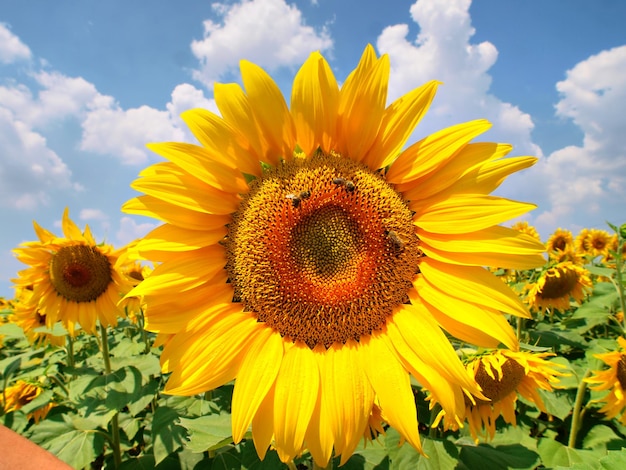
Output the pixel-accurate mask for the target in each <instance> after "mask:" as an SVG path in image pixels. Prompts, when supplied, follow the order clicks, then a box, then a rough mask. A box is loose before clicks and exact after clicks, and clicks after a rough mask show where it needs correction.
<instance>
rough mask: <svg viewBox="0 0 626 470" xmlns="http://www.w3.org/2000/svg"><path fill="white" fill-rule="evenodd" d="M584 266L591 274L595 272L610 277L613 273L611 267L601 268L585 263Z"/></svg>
mask: <svg viewBox="0 0 626 470" xmlns="http://www.w3.org/2000/svg"><path fill="white" fill-rule="evenodd" d="M585 268H586V269H587V271H589V272H590V273H591V274H595V275H596V276H604V277H611V276H612V275H613V273H614V272H615V271H614V270H613V269H610V268H603V267H601V266H593V265H587V266H585Z"/></svg>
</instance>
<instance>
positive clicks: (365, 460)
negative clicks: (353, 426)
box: [337, 436, 389, 470]
mask: <svg viewBox="0 0 626 470" xmlns="http://www.w3.org/2000/svg"><path fill="white" fill-rule="evenodd" d="M382 437H384V436H381V437H380V438H379V439H381V438H382ZM338 465H339V460H337V466H338ZM341 469H342V470H374V469H376V470H387V469H389V459H388V458H387V451H386V449H385V446H384V444H383V443H381V442H379V440H375V441H373V442H371V443H368V444H367V445H366V446H365V447H364V446H362V445H359V447H357V449H356V450H355V451H354V454H353V455H352V457H350V458H349V459H348V461H347V462H346V463H345V465H344V466H343V467H341Z"/></svg>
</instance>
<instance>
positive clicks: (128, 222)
mask: <svg viewBox="0 0 626 470" xmlns="http://www.w3.org/2000/svg"><path fill="white" fill-rule="evenodd" d="M159 224H160V223H152V222H136V219H134V218H132V217H128V216H124V217H122V218H121V219H120V229H119V230H118V231H117V233H116V237H117V241H118V242H119V246H124V245H127V244H129V243H130V242H132V241H134V240H137V239H138V238H141V237H143V236H144V235H146V234H147V233H148V232H149V231H150V230H152V229H154V228H156V227H157V226H158V225H159Z"/></svg>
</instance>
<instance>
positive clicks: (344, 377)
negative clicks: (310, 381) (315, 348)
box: [320, 340, 374, 461]
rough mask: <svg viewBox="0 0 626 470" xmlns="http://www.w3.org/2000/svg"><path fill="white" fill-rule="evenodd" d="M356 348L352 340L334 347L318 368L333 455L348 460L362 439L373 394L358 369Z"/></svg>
mask: <svg viewBox="0 0 626 470" xmlns="http://www.w3.org/2000/svg"><path fill="white" fill-rule="evenodd" d="M358 354H359V345H358V343H356V342H355V341H354V340H349V341H347V342H346V343H345V344H342V345H340V344H334V345H332V346H331V347H330V348H329V349H328V350H327V351H326V353H325V357H324V362H323V366H322V367H321V369H320V370H321V373H322V383H323V395H324V399H325V401H326V403H327V404H328V411H329V414H330V417H331V419H330V429H331V431H332V435H333V436H335V452H336V453H337V454H341V455H342V461H345V460H347V459H348V458H349V457H350V455H351V454H352V452H353V451H354V449H355V447H356V446H357V444H358V443H359V441H360V440H361V438H362V437H363V432H364V430H365V426H366V425H367V422H368V419H369V416H370V413H371V411H372V405H373V404H374V390H373V389H372V386H371V385H370V383H369V381H368V380H367V377H366V375H365V371H364V370H363V369H362V368H361V367H360V366H359V360H358Z"/></svg>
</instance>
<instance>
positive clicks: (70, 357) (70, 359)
mask: <svg viewBox="0 0 626 470" xmlns="http://www.w3.org/2000/svg"><path fill="white" fill-rule="evenodd" d="M67 365H68V366H69V367H71V368H72V369H73V368H74V367H75V365H76V362H75V360H74V338H72V335H67Z"/></svg>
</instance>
